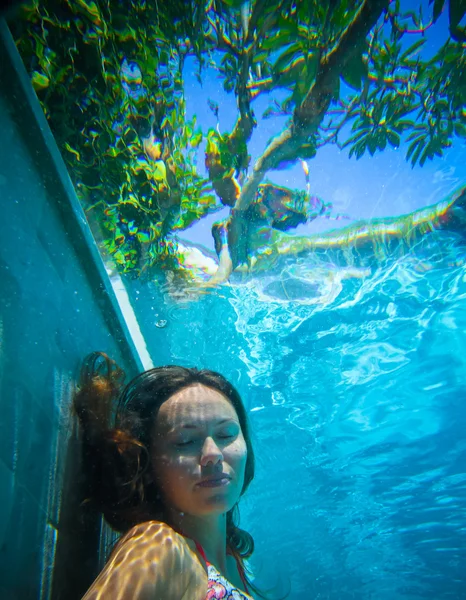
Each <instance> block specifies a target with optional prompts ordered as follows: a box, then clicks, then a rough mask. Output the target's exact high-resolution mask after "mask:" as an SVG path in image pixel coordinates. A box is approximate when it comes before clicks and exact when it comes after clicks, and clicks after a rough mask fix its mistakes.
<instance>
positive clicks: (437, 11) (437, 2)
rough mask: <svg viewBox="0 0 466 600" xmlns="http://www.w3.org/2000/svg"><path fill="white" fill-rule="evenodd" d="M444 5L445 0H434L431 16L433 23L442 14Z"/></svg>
mask: <svg viewBox="0 0 466 600" xmlns="http://www.w3.org/2000/svg"><path fill="white" fill-rule="evenodd" d="M430 3H431V4H432V0H430ZM444 4H445V0H434V14H433V18H434V23H435V21H436V20H437V19H438V18H439V17H440V15H441V14H442V10H443V5H444Z"/></svg>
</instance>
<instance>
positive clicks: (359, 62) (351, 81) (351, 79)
mask: <svg viewBox="0 0 466 600" xmlns="http://www.w3.org/2000/svg"><path fill="white" fill-rule="evenodd" d="M341 77H342V79H343V81H344V82H345V83H346V84H347V85H349V86H350V87H352V88H353V89H355V90H360V89H361V87H362V83H363V81H364V80H365V79H367V64H366V63H365V62H364V61H363V59H362V56H360V55H358V56H356V57H355V58H354V59H353V60H350V61H349V63H348V64H347V65H346V66H345V68H344V69H343V71H342V73H341Z"/></svg>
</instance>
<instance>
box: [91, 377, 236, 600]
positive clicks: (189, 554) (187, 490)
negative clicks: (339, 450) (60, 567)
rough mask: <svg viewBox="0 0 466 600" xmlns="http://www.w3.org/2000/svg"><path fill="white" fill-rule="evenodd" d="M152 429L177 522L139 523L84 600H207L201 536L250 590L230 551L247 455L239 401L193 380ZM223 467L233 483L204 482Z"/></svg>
mask: <svg viewBox="0 0 466 600" xmlns="http://www.w3.org/2000/svg"><path fill="white" fill-rule="evenodd" d="M152 435H153V438H152V439H153V443H152V448H151V458H152V464H153V465H154V469H153V476H154V479H155V481H156V482H157V484H158V488H159V489H160V490H161V493H162V495H163V498H164V503H165V505H166V506H167V521H168V522H169V523H170V524H171V525H173V527H174V529H173V528H172V527H170V526H168V525H166V524H165V523H161V522H156V521H150V522H148V523H142V524H141V525H138V526H136V527H135V528H133V529H132V530H131V531H130V532H128V533H127V534H126V535H125V536H124V537H123V538H122V539H121V541H120V542H119V544H118V545H117V547H116V548H115V550H114V552H113V553H112V555H111V557H110V560H109V562H108V563H107V565H106V567H105V569H104V570H103V572H102V573H101V574H100V575H99V577H98V578H97V580H96V581H95V583H94V585H93V586H92V587H91V589H90V590H89V592H88V593H87V594H86V596H85V598H84V600H107V599H108V600H110V598H111V599H112V600H129V599H130V598H131V599H136V598H138V599H146V598H147V599H149V598H151V599H152V600H153V599H157V598H163V599H164V600H170V599H173V600H175V599H176V600H179V599H181V598H183V599H185V600H197V599H198V598H199V600H200V599H202V600H204V599H205V596H206V591H207V573H206V570H205V563H204V562H203V560H202V559H201V558H200V556H199V555H198V553H197V550H196V547H195V544H194V541H193V540H194V539H195V540H196V541H198V542H199V543H200V544H201V545H202V546H203V548H204V551H205V553H206V555H207V558H208V560H209V562H211V563H212V564H214V565H215V566H216V567H217V568H218V569H219V570H220V571H221V572H222V573H223V575H224V576H225V577H226V578H227V579H228V580H229V581H230V582H231V583H232V584H233V585H234V586H236V587H237V588H239V589H243V585H242V582H241V577H240V574H239V572H238V566H237V563H236V561H235V559H234V558H233V556H231V555H227V554H226V512H227V511H229V510H230V509H231V508H233V506H234V505H235V504H236V503H237V502H238V500H239V498H240V494H241V490H242V488H243V483H244V473H245V466H246V458H247V448H246V442H245V440H244V436H243V433H242V431H241V426H240V423H239V420H238V416H237V414H236V411H235V409H234V407H233V406H232V404H231V403H230V402H229V401H228V400H227V398H226V397H225V396H223V394H221V393H220V392H218V391H217V390H214V389H212V388H208V387H205V386H202V385H200V384H196V385H192V386H189V387H187V388H184V389H182V390H180V391H179V392H177V393H176V394H174V395H173V396H171V397H170V398H169V399H168V400H167V401H166V402H164V403H163V404H162V405H161V407H160V410H159V412H158V415H157V419H156V421H155V423H154V429H153V434H152ZM219 474H224V475H226V476H227V477H228V478H229V480H228V483H227V484H226V485H223V486H217V487H202V486H199V485H198V484H199V482H201V481H205V480H208V479H211V478H215V477H217V476H218V475H219ZM175 530H176V531H175ZM177 532H180V533H177Z"/></svg>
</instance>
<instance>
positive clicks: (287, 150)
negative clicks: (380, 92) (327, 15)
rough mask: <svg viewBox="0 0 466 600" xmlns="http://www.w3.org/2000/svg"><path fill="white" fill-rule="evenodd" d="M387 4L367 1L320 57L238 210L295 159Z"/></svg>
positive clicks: (245, 189)
mask: <svg viewBox="0 0 466 600" xmlns="http://www.w3.org/2000/svg"><path fill="white" fill-rule="evenodd" d="M388 5H389V0H366V1H365V2H364V3H363V4H362V6H361V8H360V9H359V12H358V13H357V15H356V16H355V18H354V19H353V21H352V22H351V23H350V24H349V25H348V27H347V28H346V30H345V31H344V32H343V34H342V36H341V38H340V41H339V43H338V44H337V45H336V47H335V48H334V49H333V50H332V51H331V52H330V53H328V54H326V55H324V56H323V57H322V58H321V60H320V65H319V68H318V71H317V75H316V78H315V81H314V83H313V85H312V86H311V88H310V90H309V92H308V93H307V94H306V96H305V98H304V100H303V102H302V103H301V105H300V106H299V107H298V108H297V109H296V110H295V113H294V116H293V121H292V123H291V125H290V126H289V127H288V128H287V129H285V130H284V131H283V132H282V133H281V134H279V135H278V136H277V137H275V138H274V139H273V140H272V142H271V143H270V144H269V146H268V147H267V148H266V149H265V151H264V153H263V154H262V156H260V157H259V158H258V159H257V161H256V164H255V165H254V167H253V171H252V173H251V175H250V176H249V177H248V179H247V181H246V183H245V185H244V187H243V189H242V191H241V195H240V197H239V198H238V200H237V202H236V206H235V208H236V209H237V210H238V211H245V210H247V209H248V207H249V206H250V204H251V203H252V202H253V200H254V197H255V194H256V191H257V188H258V186H259V184H260V183H261V181H262V179H263V177H264V175H265V173H266V172H267V171H268V170H270V169H273V168H274V167H276V165H277V164H279V163H280V162H281V161H283V160H289V159H292V158H295V156H296V153H297V152H299V149H300V147H301V146H302V144H303V142H305V141H306V140H307V138H308V137H309V135H310V134H311V133H313V132H315V131H316V130H317V128H318V127H319V125H320V123H321V122H322V120H323V118H324V116H325V114H326V112H327V109H328V107H329V105H330V102H331V99H332V96H333V93H334V87H335V84H336V82H337V81H338V78H339V77H340V73H341V71H342V69H343V68H344V67H345V66H346V64H347V63H348V62H349V61H350V60H351V59H352V57H353V55H354V53H355V51H357V49H356V50H355V47H356V43H355V42H356V41H358V40H360V39H361V38H365V37H366V36H367V35H368V33H369V32H370V30H371V29H372V28H373V27H374V25H375V24H376V23H377V21H378V19H379V18H380V16H381V14H382V13H383V11H384V10H385V9H386V8H387V7H388ZM232 218H233V219H234V218H235V216H234V215H233V216H232Z"/></svg>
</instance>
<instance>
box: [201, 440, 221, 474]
mask: <svg viewBox="0 0 466 600" xmlns="http://www.w3.org/2000/svg"><path fill="white" fill-rule="evenodd" d="M222 461H223V454H222V451H221V450H220V448H219V447H218V446H217V444H216V443H215V442H214V440H213V439H212V438H211V437H207V438H206V439H205V442H204V444H203V446H202V453H201V467H207V466H208V465H209V464H210V463H211V464H212V465H213V466H216V465H218V464H220V463H221V462H222Z"/></svg>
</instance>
